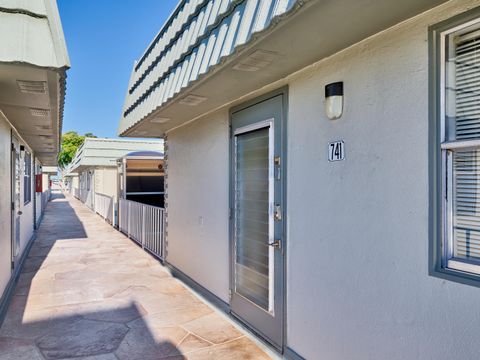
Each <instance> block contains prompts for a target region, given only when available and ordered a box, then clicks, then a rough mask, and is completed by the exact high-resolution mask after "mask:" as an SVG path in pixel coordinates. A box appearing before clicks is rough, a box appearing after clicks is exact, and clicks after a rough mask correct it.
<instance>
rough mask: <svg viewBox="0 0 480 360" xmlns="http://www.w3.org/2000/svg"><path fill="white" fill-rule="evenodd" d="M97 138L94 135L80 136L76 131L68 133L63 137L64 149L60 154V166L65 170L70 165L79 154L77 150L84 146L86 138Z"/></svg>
mask: <svg viewBox="0 0 480 360" xmlns="http://www.w3.org/2000/svg"><path fill="white" fill-rule="evenodd" d="M87 137H90V138H96V136H95V135H93V134H92V133H86V134H85V135H79V134H78V133H77V132H76V131H68V132H66V133H64V134H63V135H62V149H61V151H60V154H58V165H59V166H60V167H62V168H65V167H66V166H67V165H68V164H70V163H71V162H72V160H73V157H74V156H75V153H76V152H77V149H78V148H79V147H80V146H81V145H82V144H83V142H84V141H85V138H87Z"/></svg>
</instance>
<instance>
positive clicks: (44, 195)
mask: <svg viewBox="0 0 480 360" xmlns="http://www.w3.org/2000/svg"><path fill="white" fill-rule="evenodd" d="M50 195H51V194H50V189H47V190H45V191H44V192H42V211H44V210H45V208H46V207H47V204H48V201H49V200H50Z"/></svg>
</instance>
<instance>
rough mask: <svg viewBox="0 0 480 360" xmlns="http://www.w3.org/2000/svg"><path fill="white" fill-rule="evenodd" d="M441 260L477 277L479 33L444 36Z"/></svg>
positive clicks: (473, 29)
mask: <svg viewBox="0 0 480 360" xmlns="http://www.w3.org/2000/svg"><path fill="white" fill-rule="evenodd" d="M444 39H445V43H444V49H445V52H444V53H445V59H444V63H445V73H444V81H443V83H444V86H445V88H444V99H445V109H444V111H445V114H444V126H443V144H442V149H443V153H444V156H443V159H444V161H445V163H444V168H445V175H446V176H445V179H446V181H445V182H444V195H445V196H444V198H445V205H444V208H445V216H444V219H445V224H446V228H445V241H444V250H445V261H444V264H445V266H446V267H447V268H453V269H455V270H460V271H466V272H471V273H476V274H480V30H479V26H478V25H474V26H472V25H470V26H468V27H467V26H466V27H465V28H463V29H460V30H458V29H457V30H456V31H454V32H451V33H449V34H448V35H446V36H445V37H444Z"/></svg>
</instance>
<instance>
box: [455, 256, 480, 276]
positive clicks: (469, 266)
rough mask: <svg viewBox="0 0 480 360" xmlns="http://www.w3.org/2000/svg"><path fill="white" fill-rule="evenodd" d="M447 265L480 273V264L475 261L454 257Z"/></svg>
mask: <svg viewBox="0 0 480 360" xmlns="http://www.w3.org/2000/svg"><path fill="white" fill-rule="evenodd" d="M447 267H448V268H449V269H454V270H459V271H464V272H468V273H472V274H477V275H480V265H477V264H474V263H473V262H466V261H463V260H457V259H454V258H453V259H449V260H448V262H447Z"/></svg>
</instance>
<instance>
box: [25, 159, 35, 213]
mask: <svg viewBox="0 0 480 360" xmlns="http://www.w3.org/2000/svg"><path fill="white" fill-rule="evenodd" d="M27 158H28V159H29V161H28V166H27ZM32 158H33V156H32V154H31V153H30V152H28V151H26V150H25V152H24V153H23V205H24V206H25V205H28V204H30V203H31V202H32ZM27 194H28V197H27Z"/></svg>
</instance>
